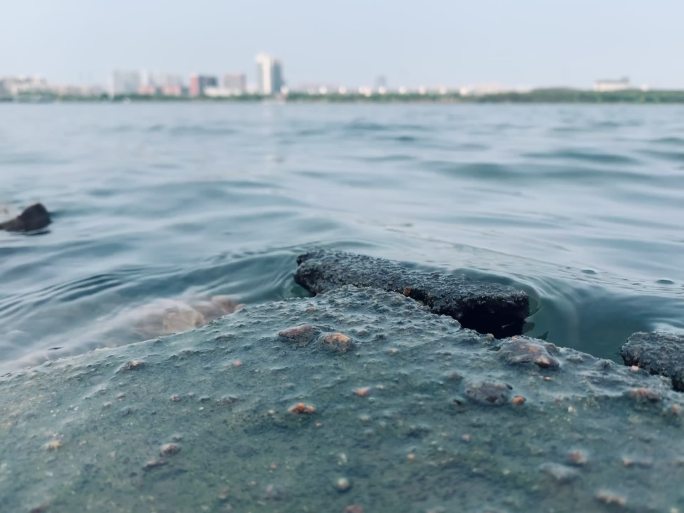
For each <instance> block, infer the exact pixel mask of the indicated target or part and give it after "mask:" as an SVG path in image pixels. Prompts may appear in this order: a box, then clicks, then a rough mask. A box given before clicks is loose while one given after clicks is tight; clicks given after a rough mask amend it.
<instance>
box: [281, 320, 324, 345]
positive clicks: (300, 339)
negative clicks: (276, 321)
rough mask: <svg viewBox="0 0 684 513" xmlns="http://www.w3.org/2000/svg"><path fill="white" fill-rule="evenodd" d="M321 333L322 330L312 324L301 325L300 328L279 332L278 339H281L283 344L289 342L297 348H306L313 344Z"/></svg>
mask: <svg viewBox="0 0 684 513" xmlns="http://www.w3.org/2000/svg"><path fill="white" fill-rule="evenodd" d="M319 333H320V330H319V329H318V328H316V327H315V326H312V325H311V324H299V325H298V326H292V327H291V328H286V329H284V330H281V331H279V332H278V337H280V339H281V340H282V341H283V342H288V343H290V344H295V345H297V346H306V345H308V344H309V343H311V341H312V340H314V339H315V338H316V337H317V336H318V334H319Z"/></svg>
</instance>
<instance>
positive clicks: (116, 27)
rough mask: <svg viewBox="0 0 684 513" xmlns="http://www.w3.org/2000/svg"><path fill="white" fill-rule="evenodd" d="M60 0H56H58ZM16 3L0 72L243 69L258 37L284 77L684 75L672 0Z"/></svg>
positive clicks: (413, 79)
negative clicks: (282, 67)
mask: <svg viewBox="0 0 684 513" xmlns="http://www.w3.org/2000/svg"><path fill="white" fill-rule="evenodd" d="M57 4H58V5H57ZM103 5H105V4H103V3H101V2H99V1H96V2H92V1H88V0H63V1H60V2H59V3H56V2H51V1H49V0H31V1H29V2H21V3H20V2H13V3H10V4H8V6H6V9H5V11H4V16H3V19H2V20H0V48H3V49H11V51H5V52H3V55H2V59H0V75H34V74H40V75H43V76H45V77H47V78H48V79H49V80H50V81H52V82H57V83H72V84H93V83H97V84H103V83H105V82H106V80H107V77H108V75H109V73H110V72H111V71H112V70H114V69H149V70H171V71H172V72H174V73H179V74H181V75H183V76H188V75H189V74H190V73H191V72H193V71H199V72H202V73H208V74H215V75H221V74H222V73H224V72H226V71H227V70H236V71H237V72H242V73H248V75H252V73H249V72H250V71H252V70H253V60H252V59H253V55H254V54H255V53H257V52H259V51H262V50H266V51H268V52H270V53H272V54H274V55H278V56H279V58H280V59H282V61H283V62H285V63H287V75H288V82H289V83H291V84H306V83H316V82H317V83H320V82H328V83H332V84H350V85H362V84H368V85H372V84H373V83H374V81H375V79H376V77H378V76H381V75H382V76H386V77H388V82H389V84H390V85H391V86H395V87H396V86H400V85H403V86H406V87H418V86H420V85H445V86H456V85H462V84H487V83H498V84H501V85H504V86H506V87H511V88H514V87H548V86H558V85H567V86H573V87H581V86H585V87H586V86H587V85H588V84H591V82H593V81H594V80H596V79H599V78H604V77H609V78H610V77H615V78H618V77H622V76H625V75H626V76H629V77H631V78H632V81H633V83H634V84H637V85H641V84H649V85H650V86H652V87H658V88H684V68H681V67H677V66H675V65H673V64H672V63H675V62H677V61H678V58H679V55H678V51H679V49H681V48H682V47H684V34H683V33H682V31H681V30H680V29H679V24H680V22H679V20H681V19H684V4H682V3H681V2H677V1H676V0H653V1H652V2H648V3H646V2H643V1H637V0H620V1H619V0H603V1H602V2H600V3H596V2H590V1H589V0H576V1H574V2H570V1H566V0H558V1H556V2H543V1H542V0H522V1H521V2H516V3H505V2H495V1H493V0H483V1H482V2H478V3H477V4H475V3H468V2H463V1H454V2H444V1H442V2H440V1H435V0H425V1H423V2H421V3H420V4H419V5H417V4H416V3H415V2H411V1H408V0H396V1H395V2H388V1H378V2H372V3H367V2H361V1H360V0H350V1H348V2H345V3H344V4H337V3H331V4H329V5H327V6H326V9H321V8H320V5H319V4H317V3H315V2H312V1H309V0H302V1H301V2H298V3H297V4H296V5H290V4H282V3H278V2H275V1H267V0H254V1H251V2H246V1H241V0H237V1H236V2H231V3H230V4H228V3H222V2H215V1H210V0H198V1H197V2H194V3H193V4H192V5H190V4H188V3H187V2H180V1H178V0H168V1H164V2H162V1H161V0H148V1H146V2H134V1H133V0H120V1H119V2H117V4H116V8H110V9H104V8H102V6H103Z"/></svg>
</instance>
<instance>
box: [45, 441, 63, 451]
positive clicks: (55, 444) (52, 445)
mask: <svg viewBox="0 0 684 513" xmlns="http://www.w3.org/2000/svg"><path fill="white" fill-rule="evenodd" d="M60 447H62V441H61V440H58V439H57V438H55V439H53V440H50V441H49V442H48V443H46V444H45V448H46V449H47V450H48V451H56V450H57V449H59V448H60Z"/></svg>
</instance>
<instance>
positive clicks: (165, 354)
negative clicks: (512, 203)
mask: <svg viewBox="0 0 684 513" xmlns="http://www.w3.org/2000/svg"><path fill="white" fill-rule="evenodd" d="M302 325H310V326H313V327H316V329H320V330H321V334H323V333H341V334H344V335H345V336H346V337H349V338H350V339H351V340H353V342H354V349H353V350H351V351H347V352H331V351H328V350H326V349H325V348H324V347H323V346H322V342H321V340H320V334H319V336H317V338H316V339H315V340H313V341H311V342H310V343H308V344H299V343H288V342H287V341H286V340H283V336H282V333H283V331H284V330H288V329H289V328H292V327H295V326H302ZM304 331H306V330H304ZM285 338H287V337H285ZM295 338H297V337H295ZM524 342H525V344H527V345H526V346H525V347H526V349H525V350H524V351H523V354H527V353H529V352H530V351H531V349H530V348H532V349H535V348H536V347H537V345H538V346H539V347H543V348H545V349H546V350H547V351H548V353H549V355H550V357H552V358H553V359H555V360H556V361H557V362H558V366H557V367H556V368H552V367H551V366H546V367H545V366H543V365H542V366H539V365H538V364H537V363H535V362H534V360H532V361H529V362H523V363H521V364H518V363H516V364H511V363H509V361H508V359H509V356H510V355H507V353H506V352H505V351H506V350H507V349H511V347H512V346H507V345H506V344H509V343H510V341H505V340H504V341H495V343H493V342H492V340H491V339H490V338H488V337H486V336H483V335H479V334H478V333H476V332H473V331H470V330H465V329H462V328H461V327H460V326H459V324H458V322H456V321H455V320H453V319H451V318H449V317H445V316H435V315H433V314H431V313H430V311H429V309H428V308H427V307H425V306H423V305H421V304H420V303H417V302H416V301H413V300H411V299H408V298H406V297H404V296H403V295H400V294H394V293H387V292H381V291H377V290H372V289H356V288H354V287H343V288H340V289H337V290H335V291H332V292H330V293H325V294H321V295H319V296H317V297H315V298H308V299H296V300H289V301H283V302H277V303H271V304H265V305H261V306H258V307H250V308H246V309H245V310H243V311H240V312H237V313H236V314H234V315H231V316H228V317H224V318H222V319H219V320H217V321H214V322H213V323H211V324H209V325H207V326H204V327H202V328H199V329H197V330H194V331H191V332H187V333H183V334H179V335H175V336H170V337H165V338H161V339H157V340H152V341H147V342H141V343H138V344H132V345H128V346H122V347H117V348H112V349H107V350H97V351H93V352H91V353H89V354H85V355H81V356H78V357H73V358H68V359H63V360H60V361H56V362H53V363H51V364H45V365H43V366H41V367H36V368H33V369H29V370H25V371H22V372H20V373H17V374H15V375H10V376H5V377H3V378H0V440H2V450H1V451H0V511H3V512H4V511H8V512H13V513H14V512H19V513H21V512H29V511H46V512H50V513H71V512H73V511H81V512H102V511H107V512H113V513H117V512H150V511H154V512H160V513H166V512H169V513H171V512H177V511H209V512H235V511H251V512H255V513H258V512H306V511H309V512H319V511H326V512H328V511H330V512H344V511H350V512H352V511H353V512H361V511H366V512H379V513H385V512H387V513H389V512H392V513H394V512H397V511H401V512H409V513H412V512H416V513H425V512H428V511H462V512H466V513H470V512H472V513H479V512H483V511H508V512H514V511H535V512H556V513H565V512H568V513H570V512H572V513H574V512H577V511H582V512H609V511H615V510H624V511H644V512H651V511H653V512H661V511H662V512H672V511H684V494H683V493H682V486H681V483H682V482H684V431H683V429H684V428H683V426H682V422H683V418H682V413H681V412H682V410H683V408H684V396H683V395H682V394H680V393H678V392H675V391H673V390H672V389H671V387H670V383H669V380H668V379H665V378H663V377H660V376H651V375H648V374H647V373H645V372H633V371H631V370H630V368H628V367H622V366H619V365H615V364H612V363H610V362H606V361H604V360H598V359H596V358H593V357H591V356H589V355H585V354H582V355H580V353H577V352H576V351H573V350H570V349H564V348H550V347H549V346H547V345H546V343H545V342H543V341H536V340H532V339H524ZM518 349H520V348H518ZM502 351H504V353H502ZM516 351H517V349H516ZM532 353H533V354H537V353H536V349H535V351H532ZM514 354H518V353H517V352H516V353H514ZM542 355H543V353H542ZM537 356H538V354H537ZM543 356H544V357H546V355H543ZM132 361H139V362H145V364H144V365H143V366H137V367H136V368H135V370H134V371H128V370H127V371H124V372H122V371H121V369H122V368H125V367H126V365H127V363H128V362H132ZM235 362H240V365H235ZM369 386H372V393H370V394H369V395H367V396H366V395H365V394H360V395H359V394H357V393H355V392H354V391H355V390H359V389H363V387H369ZM515 397H524V398H525V401H524V402H521V401H517V402H518V404H516V401H514V398H515ZM226 398H231V399H230V400H226ZM123 409H126V411H127V414H126V415H122V414H121V412H122V411H123Z"/></svg>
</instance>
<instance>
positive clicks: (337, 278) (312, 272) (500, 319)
mask: <svg viewBox="0 0 684 513" xmlns="http://www.w3.org/2000/svg"><path fill="white" fill-rule="evenodd" d="M297 263H298V264H299V267H298V269H297V272H296V273H295V281H296V282H297V283H298V284H300V285H301V286H302V287H304V288H305V289H307V290H308V291H310V292H311V293H313V294H319V293H321V292H327V291H330V290H332V289H335V288H337V287H340V286H343V285H355V286H358V287H375V288H378V289H381V290H386V291H391V292H398V293H400V294H403V295H405V296H407V297H410V298H412V299H415V300H416V301H420V302H421V303H423V304H425V305H427V306H428V307H429V308H430V310H431V311H432V312H433V313H436V314H441V315H448V316H450V317H453V318H454V319H457V320H458V321H459V322H460V323H461V324H462V325H463V326H464V327H466V328H471V329H474V330H477V331H479V332H480V333H492V334H494V335H495V336H497V337H506V336H510V335H517V334H520V333H522V328H523V324H524V320H525V318H526V317H527V316H528V314H529V298H528V296H527V293H526V292H524V291H522V290H518V289H515V288H514V287H510V286H507V285H500V284H497V283H490V282H486V281H481V280H475V279H473V278H470V277H467V276H465V275H462V274H453V273H448V272H427V271H420V270H416V269H412V268H411V267H409V266H407V265H404V264H401V263H399V262H393V261H391V260H385V259H381V258H373V257H369V256H365V255H355V254H352V253H345V252H341V251H326V250H318V251H312V252H310V253H306V254H304V255H300V256H299V257H298V258H297Z"/></svg>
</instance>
